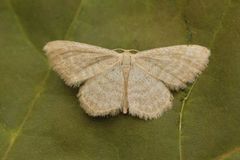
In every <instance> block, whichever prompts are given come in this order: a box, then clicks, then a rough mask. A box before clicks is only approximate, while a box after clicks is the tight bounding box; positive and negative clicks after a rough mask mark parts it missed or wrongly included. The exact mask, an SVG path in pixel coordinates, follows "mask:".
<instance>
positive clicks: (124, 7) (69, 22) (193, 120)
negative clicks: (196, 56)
mask: <svg viewBox="0 0 240 160" xmlns="http://www.w3.org/2000/svg"><path fill="white" fill-rule="evenodd" d="M239 15H240V2H239V1H237V0H232V1H231V0H223V1H221V3H220V2H219V1H217V0H191V1H188V0H179V1H174V0H162V1H160V0H159V1H157V0H149V1H144V0H128V1H121V0H115V1H110V0H103V1H98V0H82V1H80V0H48V1H44V0H38V1H31V0H0V48H1V50H0V75H1V77H0V81H1V83H0V159H1V160H15V159H17V160H26V159H27V160H28V159H32V160H35V159H36V160H41V159H51V160H59V159H62V160H79V159H81V160H83V159H84V160H85V159H86V160H90V159H91V160H102V159H104V160H108V159H109V160H115V159H116V160H118V159H119V160H123V159H124V160H125V159H136V160H144V159H151V160H155V159H156V160H159V159H162V160H203V159H204V160H210V159H216V160H220V159H221V160H235V159H239V155H240V152H239V151H240V149H239V148H240V136H239V133H240V125H239V124H240V109H239V104H240V91H239V88H240V84H239V81H240V63H239V60H240V54H239V53H240V45H239V42H240V28H239V26H240V19H239ZM56 39H67V40H74V41H79V42H84V43H90V44H94V45H99V46H102V47H106V48H112V49H113V48H119V47H121V48H127V49H129V48H134V49H138V50H144V49H150V48H155V47H163V46H170V45H177V44H187V43H191V44H200V45H204V46H206V47H208V48H210V49H211V51H212V55H211V57H210V63H209V67H208V68H207V69H206V71H204V72H203V74H202V75H201V76H200V77H199V78H198V79H197V81H195V83H194V84H193V85H189V88H188V89H186V90H185V91H180V92H178V93H174V97H175V99H174V106H173V109H172V110H170V111H168V112H166V113H165V114H164V115H163V116H162V117H161V118H159V119H157V120H152V121H143V120H140V119H138V118H133V117H130V116H128V115H126V116H125V115H119V116H116V117H111V118H91V117H89V116H87V115H86V114H85V112H84V111H83V110H82V109H81V108H80V107H79V103H78V100H77V98H76V94H77V92H78V90H77V89H72V88H69V87H67V86H66V85H65V84H64V82H63V81H62V80H61V79H60V78H59V77H58V76H57V74H56V73H54V72H53V71H51V69H50V68H49V67H48V63H47V60H46V57H45V56H44V54H43V51H42V47H43V46H44V45H45V43H47V42H48V41H51V40H56ZM109 98H111V97H110V95H109Z"/></svg>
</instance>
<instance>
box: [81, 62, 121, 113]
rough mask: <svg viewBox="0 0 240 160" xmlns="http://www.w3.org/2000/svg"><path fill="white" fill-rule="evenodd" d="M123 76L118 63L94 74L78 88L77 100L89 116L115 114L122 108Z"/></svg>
mask: <svg viewBox="0 0 240 160" xmlns="http://www.w3.org/2000/svg"><path fill="white" fill-rule="evenodd" d="M123 93H124V78H123V73H122V68H121V66H120V65H117V66H115V67H114V68H112V69H111V70H110V71H109V72H106V73H104V74H101V75H98V76H95V77H93V78H91V79H89V80H88V81H86V83H85V84H84V85H83V86H82V87H81V88H80V90H79V94H78V97H79V100H80V103H81V106H82V107H83V108H84V110H85V111H86V112H87V113H88V114H89V115H91V116H105V115H115V114H117V113H119V112H120V111H121V109H122V107H121V106H122V102H123V98H124V97H123Z"/></svg>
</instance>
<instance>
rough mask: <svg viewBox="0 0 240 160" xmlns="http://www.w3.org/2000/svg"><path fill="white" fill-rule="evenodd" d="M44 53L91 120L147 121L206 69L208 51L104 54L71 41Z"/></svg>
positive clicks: (197, 48) (169, 49)
mask: <svg viewBox="0 0 240 160" xmlns="http://www.w3.org/2000/svg"><path fill="white" fill-rule="evenodd" d="M44 51H45V52H46V55H47V57H48V60H49V63H50V65H51V67H52V68H53V70H54V71H56V72H57V73H58V74H59V75H60V77H61V78H62V79H63V80H64V81H65V83H66V84H67V85H69V86H73V87H79V86H80V89H79V93H78V95H77V97H78V98H79V101H80V106H81V107H82V108H83V109H84V110H85V111H86V113H87V114H89V115H91V116H106V115H117V114H118V113H120V112H123V113H125V114H126V113H129V114H130V115H132V116H137V117H139V118H143V119H145V120H148V119H155V118H158V117H160V116H161V115H162V114H163V113H164V112H165V111H166V110H168V109H170V108H171V106H172V101H173V96H172V94H171V92H170V90H172V91H174V90H175V91H178V90H179V89H184V88H186V86H187V83H191V82H193V81H194V79H195V78H196V76H197V75H199V74H200V73H201V72H202V71H203V70H204V69H205V68H206V66H207V64H208V61H209V60H208V58H209V56H210V50H208V49H207V48H206V47H203V46H199V45H175V46H170V47H162V48H155V49H150V50H144V51H139V52H137V53H136V54H132V51H131V50H123V49H122V50H121V51H122V53H119V52H117V51H116V50H111V49H106V48H102V47H98V46H94V45H89V44H84V43H78V42H73V41H63V40H57V41H52V42H49V43H47V44H46V45H45V46H44Z"/></svg>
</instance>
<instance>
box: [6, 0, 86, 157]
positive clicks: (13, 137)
mask: <svg viewBox="0 0 240 160" xmlns="http://www.w3.org/2000/svg"><path fill="white" fill-rule="evenodd" d="M81 2H82V1H80V2H79V5H78V7H77V10H76V13H75V14H74V18H73V19H72V21H71V23H70V25H69V27H68V29H67V31H66V33H65V35H64V39H67V38H69V34H70V33H71V31H72V30H73V26H74V25H75V24H76V22H77V17H78V16H79V14H80V11H81ZM7 4H8V7H9V10H10V11H11V12H12V14H13V17H14V19H15V21H16V23H17V25H18V28H19V29H20V31H21V32H22V34H23V36H24V39H25V40H26V42H27V43H28V44H29V45H30V46H31V47H32V48H33V49H34V50H36V52H38V53H39V54H41V55H43V54H42V53H41V51H40V50H38V49H37V47H36V45H35V44H34V43H33V42H32V41H31V40H30V39H29V37H28V36H27V34H26V32H25V30H24V28H23V26H22V24H21V22H20V20H19V18H18V15H17V13H16V12H15V10H14V8H13V6H12V3H11V0H7ZM41 57H43V56H41ZM42 60H43V61H47V60H46V58H44V57H43V58H42ZM50 71H51V70H50V68H48V69H47V72H46V74H45V76H44V78H43V80H42V81H41V82H40V84H39V85H37V86H39V87H38V88H39V89H38V90H37V91H36V94H35V96H34V97H33V99H32V100H31V101H30V103H29V106H28V107H27V108H28V111H27V113H26V114H25V116H24V117H23V120H22V122H21V123H20V125H19V127H18V128H17V130H16V132H15V133H13V134H11V137H10V140H9V144H8V146H7V148H6V150H5V152H4V153H3V157H2V158H1V159H2V160H6V159H7V158H8V155H9V153H10V151H11V150H12V148H13V146H14V144H15V142H16V140H17V138H18V137H19V136H20V134H21V131H22V129H23V128H24V125H25V123H26V122H27V120H28V119H29V117H30V116H31V114H32V110H33V108H34V106H35V104H36V102H37V100H38V99H39V98H40V97H41V94H42V93H43V91H44V87H45V86H46V84H47V80H48V78H49V76H50V73H51V72H50Z"/></svg>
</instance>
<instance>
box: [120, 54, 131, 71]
mask: <svg viewBox="0 0 240 160" xmlns="http://www.w3.org/2000/svg"><path fill="white" fill-rule="evenodd" d="M122 56H123V57H122V65H123V66H126V67H127V66H129V67H130V65H131V53H129V52H124V53H123V54H122Z"/></svg>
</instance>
